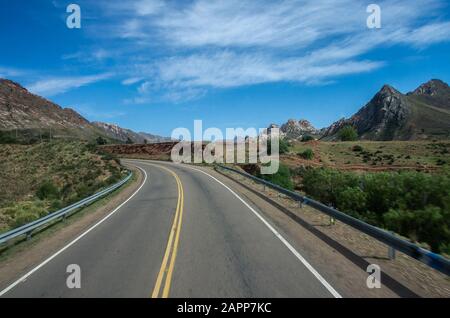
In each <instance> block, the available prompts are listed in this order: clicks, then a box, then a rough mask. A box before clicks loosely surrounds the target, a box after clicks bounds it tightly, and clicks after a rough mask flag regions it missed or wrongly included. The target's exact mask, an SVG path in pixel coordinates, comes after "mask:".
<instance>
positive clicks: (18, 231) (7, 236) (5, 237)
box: [0, 172, 132, 244]
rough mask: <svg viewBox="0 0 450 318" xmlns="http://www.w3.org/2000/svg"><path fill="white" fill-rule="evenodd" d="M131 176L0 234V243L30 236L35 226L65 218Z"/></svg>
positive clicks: (115, 187) (129, 175)
mask: <svg viewBox="0 0 450 318" xmlns="http://www.w3.org/2000/svg"><path fill="white" fill-rule="evenodd" d="M131 176H132V173H131V172H130V173H129V174H128V176H127V177H126V178H124V179H123V180H121V181H119V182H118V183H116V184H114V185H112V186H110V187H108V188H106V189H104V190H102V191H99V192H97V193H95V194H93V195H91V196H90V197H87V198H85V199H83V200H81V201H78V202H76V203H73V204H71V205H69V206H67V207H65V208H62V209H61V210H58V211H55V212H52V213H50V214H48V215H46V216H44V217H42V218H40V219H37V220H35V221H33V222H30V223H27V224H25V225H22V226H20V227H17V228H15V229H13V230H11V231H9V232H6V233H3V234H0V244H3V243H6V242H8V241H10V240H12V239H14V238H17V237H19V236H21V235H27V238H29V237H31V234H32V232H33V231H34V230H36V229H37V228H40V227H42V226H43V225H46V224H48V223H50V222H51V221H53V220H56V219H58V218H63V219H64V218H66V217H67V215H68V214H69V213H70V212H72V211H74V210H76V209H78V208H81V207H82V206H85V205H88V204H90V203H92V202H94V201H96V200H98V199H100V198H101V197H103V196H105V195H106V194H109V193H111V192H112V191H114V190H116V189H117V188H120V187H121V186H122V185H123V184H124V183H126V182H127V181H128V180H130V178H131Z"/></svg>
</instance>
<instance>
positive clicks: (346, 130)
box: [338, 125, 358, 141]
mask: <svg viewBox="0 0 450 318" xmlns="http://www.w3.org/2000/svg"><path fill="white" fill-rule="evenodd" d="M338 134H339V139H341V140H342V141H355V140H358V131H357V130H356V129H355V127H353V126H350V125H347V126H344V127H343V128H342V129H341V130H339V133H338Z"/></svg>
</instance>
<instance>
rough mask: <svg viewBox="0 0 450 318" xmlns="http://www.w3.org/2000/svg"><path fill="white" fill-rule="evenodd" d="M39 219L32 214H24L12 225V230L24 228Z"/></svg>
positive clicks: (18, 216)
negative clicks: (23, 226)
mask: <svg viewBox="0 0 450 318" xmlns="http://www.w3.org/2000/svg"><path fill="white" fill-rule="evenodd" d="M38 218H39V217H38V216H37V215H36V214H34V213H31V212H22V213H20V214H18V215H17V216H16V217H15V218H14V219H13V220H12V222H11V223H10V226H11V227H12V228H16V227H19V226H22V225H24V224H27V223H30V222H32V221H34V220H37V219H38Z"/></svg>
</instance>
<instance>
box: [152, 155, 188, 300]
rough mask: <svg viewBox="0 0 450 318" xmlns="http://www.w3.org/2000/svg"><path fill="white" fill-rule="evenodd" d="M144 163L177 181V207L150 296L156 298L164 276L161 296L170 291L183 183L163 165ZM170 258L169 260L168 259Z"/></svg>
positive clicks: (181, 214) (178, 230)
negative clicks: (166, 173) (167, 173)
mask: <svg viewBox="0 0 450 318" xmlns="http://www.w3.org/2000/svg"><path fill="white" fill-rule="evenodd" d="M144 164H146V165H150V166H155V167H158V168H161V169H163V170H166V171H167V172H169V173H170V174H171V175H172V176H173V177H174V178H175V181H176V182H177V187H178V200H177V208H176V211H175V217H174V220H173V224H172V228H171V230H170V234H169V240H168V242H167V247H166V251H165V253H164V257H163V260H162V264H161V268H160V270H159V273H158V277H157V278H156V283H155V287H154V288H153V292H152V295H151V297H152V298H158V297H159V295H160V293H161V284H162V282H163V280H164V276H165V283H164V288H163V290H162V294H161V297H162V298H168V297H169V292H170V285H171V282H172V275H173V269H174V267H175V260H176V258H177V252H178V243H179V241H180V232H181V223H182V220H183V206H184V191H183V184H182V183H181V180H180V178H179V177H178V175H177V174H176V173H175V172H174V171H172V170H170V169H168V168H166V167H163V166H160V165H154V164H150V163H144ZM169 259H170V261H169Z"/></svg>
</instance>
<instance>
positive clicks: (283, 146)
mask: <svg viewBox="0 0 450 318" xmlns="http://www.w3.org/2000/svg"><path fill="white" fill-rule="evenodd" d="M288 152H289V143H288V142H287V141H286V140H285V139H283V138H279V139H278V153H279V154H280V155H282V154H285V153H288ZM267 154H268V155H269V156H270V155H271V154H272V143H271V142H270V140H269V141H268V142H267Z"/></svg>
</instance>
